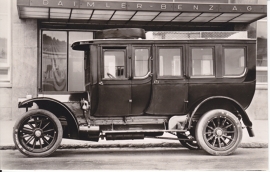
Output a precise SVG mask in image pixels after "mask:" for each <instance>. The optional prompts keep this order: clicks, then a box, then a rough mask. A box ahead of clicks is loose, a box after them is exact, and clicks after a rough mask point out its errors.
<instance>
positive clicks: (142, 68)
mask: <svg viewBox="0 0 270 172" xmlns="http://www.w3.org/2000/svg"><path fill="white" fill-rule="evenodd" d="M134 53H135V75H134V76H135V77H142V76H146V75H147V73H148V72H149V70H150V69H149V64H148V63H149V49H148V48H138V49H135V52H134Z"/></svg>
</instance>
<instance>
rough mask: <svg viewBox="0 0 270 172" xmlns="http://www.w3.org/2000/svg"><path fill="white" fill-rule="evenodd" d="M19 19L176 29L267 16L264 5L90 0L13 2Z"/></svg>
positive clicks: (25, 0) (245, 21)
mask: <svg viewBox="0 0 270 172" xmlns="http://www.w3.org/2000/svg"><path fill="white" fill-rule="evenodd" d="M17 6H18V13H19V17H20V18H22V19H24V18H33V19H41V20H42V21H47V22H58V23H63V22H65V23H66V24H68V23H73V24H96V25H99V26H108V25H111V26H116V27H119V26H120V27H123V26H126V25H138V26H158V27H166V26H170V27H172V26H178V25H183V24H187V25H192V24H196V25H198V24H199V25H207V26H209V25H210V26H215V25H220V24H221V23H222V25H226V24H231V23H252V22H254V21H256V20H259V19H261V18H264V17H266V16H267V6H266V5H254V4H252V5H250V4H245V5H243V4H194V3H192V4H191V3H175V2H170V3H162V2H135V1H134V2H131V1H128V2H125V1H90V0H17Z"/></svg>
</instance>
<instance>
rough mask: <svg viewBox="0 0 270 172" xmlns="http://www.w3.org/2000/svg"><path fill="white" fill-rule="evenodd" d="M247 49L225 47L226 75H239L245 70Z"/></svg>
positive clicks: (224, 70)
mask: <svg viewBox="0 0 270 172" xmlns="http://www.w3.org/2000/svg"><path fill="white" fill-rule="evenodd" d="M245 64H246V58H245V49H244V48H224V68H223V75H224V76H239V75H242V74H243V73H244V71H245Z"/></svg>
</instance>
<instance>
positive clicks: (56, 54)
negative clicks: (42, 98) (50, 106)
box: [42, 31, 67, 91]
mask: <svg viewBox="0 0 270 172" xmlns="http://www.w3.org/2000/svg"><path fill="white" fill-rule="evenodd" d="M42 88H43V91H67V32H65V31H43V35H42Z"/></svg>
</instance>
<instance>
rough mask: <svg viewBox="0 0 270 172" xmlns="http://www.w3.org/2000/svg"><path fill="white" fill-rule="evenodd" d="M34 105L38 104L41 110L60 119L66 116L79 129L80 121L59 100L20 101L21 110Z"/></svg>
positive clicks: (46, 98) (41, 98)
mask: <svg viewBox="0 0 270 172" xmlns="http://www.w3.org/2000/svg"><path fill="white" fill-rule="evenodd" d="M33 103H35V104H37V105H38V107H39V108H40V109H44V110H48V111H50V112H52V113H53V114H54V115H55V116H58V117H59V116H60V115H64V116H65V117H66V118H67V119H69V120H72V121H73V122H74V123H75V125H76V128H77V129H78V128H79V127H78V126H79V125H78V121H77V119H76V117H75V115H74V114H73V112H72V111H71V110H70V109H69V107H68V106H66V105H65V104H64V103H62V102H60V101H58V100H55V99H52V98H48V97H37V98H32V99H28V100H25V101H19V103H18V107H19V108H28V107H32V106H33ZM57 112H59V113H57Z"/></svg>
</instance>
